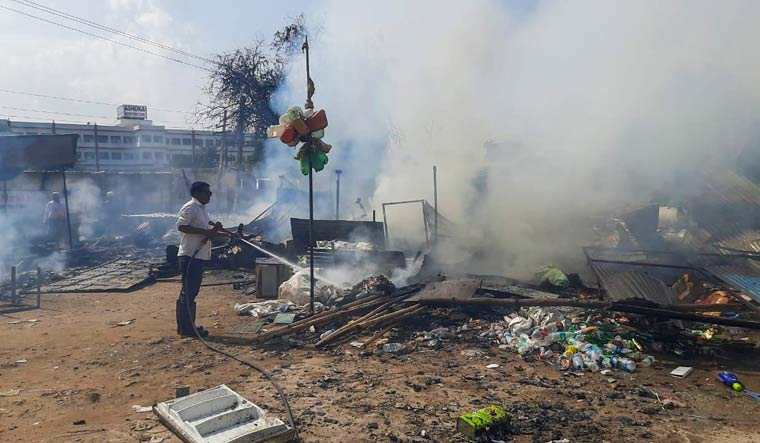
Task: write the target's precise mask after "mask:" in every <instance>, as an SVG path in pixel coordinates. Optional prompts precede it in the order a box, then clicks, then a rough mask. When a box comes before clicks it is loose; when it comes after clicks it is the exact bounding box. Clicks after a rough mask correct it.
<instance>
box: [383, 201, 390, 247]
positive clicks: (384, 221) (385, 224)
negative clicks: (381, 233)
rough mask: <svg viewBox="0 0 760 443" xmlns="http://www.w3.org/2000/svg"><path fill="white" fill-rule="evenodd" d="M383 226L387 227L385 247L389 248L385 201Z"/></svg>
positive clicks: (386, 228)
mask: <svg viewBox="0 0 760 443" xmlns="http://www.w3.org/2000/svg"><path fill="white" fill-rule="evenodd" d="M383 227H384V228H385V247H386V248H388V243H389V241H388V240H389V239H388V217H387V216H386V215H385V203H383Z"/></svg>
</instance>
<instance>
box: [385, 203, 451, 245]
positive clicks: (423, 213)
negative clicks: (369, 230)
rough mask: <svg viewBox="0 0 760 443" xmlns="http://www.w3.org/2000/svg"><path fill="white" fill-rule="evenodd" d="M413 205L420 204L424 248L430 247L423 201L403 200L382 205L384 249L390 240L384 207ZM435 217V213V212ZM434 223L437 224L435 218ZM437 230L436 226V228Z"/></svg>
mask: <svg viewBox="0 0 760 443" xmlns="http://www.w3.org/2000/svg"><path fill="white" fill-rule="evenodd" d="M413 203H420V205H421V206H422V223H423V224H424V225H425V246H430V233H429V232H428V220H427V214H426V213H425V203H427V202H426V201H425V199H418V200H404V201H397V202H384V203H383V204H382V206H383V226H385V242H386V249H387V246H388V245H387V243H388V241H389V239H390V237H389V235H388V217H387V215H386V212H385V207H386V206H395V205H408V204H413ZM436 215H437V211H436ZM436 223H437V217H436ZM436 229H437V226H436Z"/></svg>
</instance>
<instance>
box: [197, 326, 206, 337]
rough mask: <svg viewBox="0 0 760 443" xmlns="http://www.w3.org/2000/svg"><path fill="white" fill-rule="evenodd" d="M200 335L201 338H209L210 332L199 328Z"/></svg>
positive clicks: (201, 327)
mask: <svg viewBox="0 0 760 443" xmlns="http://www.w3.org/2000/svg"><path fill="white" fill-rule="evenodd" d="M197 329H198V335H200V336H201V337H208V331H207V330H205V329H203V326H198V328H197Z"/></svg>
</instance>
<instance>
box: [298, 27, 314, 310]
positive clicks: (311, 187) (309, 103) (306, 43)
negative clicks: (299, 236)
mask: <svg viewBox="0 0 760 443" xmlns="http://www.w3.org/2000/svg"><path fill="white" fill-rule="evenodd" d="M301 50H302V51H305V52H306V104H305V105H304V108H305V109H314V103H312V101H311V96H312V94H314V82H312V81H311V72H310V71H309V37H308V36H307V37H306V39H305V40H304V43H303V46H302V47H301ZM306 149H307V152H308V154H309V312H310V313H311V314H314V156H313V151H314V146H312V144H311V140H307V141H306Z"/></svg>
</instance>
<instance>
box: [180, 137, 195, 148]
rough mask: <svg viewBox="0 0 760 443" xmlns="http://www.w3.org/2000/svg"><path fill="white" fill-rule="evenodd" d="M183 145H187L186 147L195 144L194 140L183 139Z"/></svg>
mask: <svg viewBox="0 0 760 443" xmlns="http://www.w3.org/2000/svg"><path fill="white" fill-rule="evenodd" d="M182 144H183V145H185V146H190V145H192V144H193V140H192V139H189V138H183V139H182Z"/></svg>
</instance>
